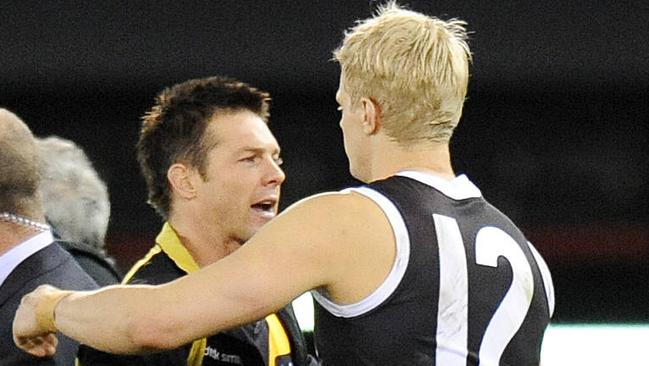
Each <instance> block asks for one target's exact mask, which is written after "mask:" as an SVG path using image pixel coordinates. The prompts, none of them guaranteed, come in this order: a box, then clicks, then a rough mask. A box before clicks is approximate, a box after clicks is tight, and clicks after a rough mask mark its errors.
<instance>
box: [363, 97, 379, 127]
mask: <svg viewBox="0 0 649 366" xmlns="http://www.w3.org/2000/svg"><path fill="white" fill-rule="evenodd" d="M361 106H362V107H363V132H364V133H365V134H367V135H372V134H375V133H377V132H378V131H379V128H380V127H381V106H380V105H379V104H378V103H376V102H375V101H374V100H373V99H372V98H361Z"/></svg>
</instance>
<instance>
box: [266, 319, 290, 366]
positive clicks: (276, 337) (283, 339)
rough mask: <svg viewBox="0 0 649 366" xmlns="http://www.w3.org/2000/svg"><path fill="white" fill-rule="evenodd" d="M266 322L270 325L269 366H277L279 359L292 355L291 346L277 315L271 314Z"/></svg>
mask: <svg viewBox="0 0 649 366" xmlns="http://www.w3.org/2000/svg"><path fill="white" fill-rule="evenodd" d="M265 320H266V323H267V324H268V366H276V365H275V360H276V359H277V358H278V357H280V356H286V355H289V354H290V353H291V344H290V342H289V340H288V335H287V334H286V331H285V330H284V327H283V326H282V323H281V322H280V321H279V318H278V317H277V315H275V314H270V315H268V316H267V317H266V319H265Z"/></svg>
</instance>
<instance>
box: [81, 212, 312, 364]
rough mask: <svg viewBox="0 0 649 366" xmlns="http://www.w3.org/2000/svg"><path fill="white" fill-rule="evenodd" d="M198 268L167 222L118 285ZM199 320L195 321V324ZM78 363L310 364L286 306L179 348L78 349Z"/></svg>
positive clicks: (159, 280) (162, 278)
mask: <svg viewBox="0 0 649 366" xmlns="http://www.w3.org/2000/svg"><path fill="white" fill-rule="evenodd" d="M198 268H199V267H198V264H197V263H196V261H195V260H194V259H193V258H192V256H191V254H190V253H189V252H188V251H187V249H186V248H185V247H184V246H183V244H182V243H181V242H180V239H179V238H178V235H177V234H176V232H175V231H174V229H173V228H172V227H171V225H169V224H168V223H165V224H164V226H163V227H162V231H161V232H160V233H159V234H158V236H157V237H156V244H155V246H153V248H151V250H149V252H148V253H147V254H146V255H145V256H144V257H143V258H142V259H140V260H139V261H138V262H137V263H135V265H134V266H133V267H132V268H131V270H130V271H129V272H128V273H127V274H126V276H125V277H124V281H123V283H124V284H150V285H157V284H162V283H166V282H170V281H172V280H174V279H176V278H178V277H181V276H184V275H185V274H187V273H191V272H194V271H196V270H198ZM197 321H200V319H197ZM78 360H79V364H80V365H81V366H97V365H157V366H170V365H189V366H195V365H205V366H210V365H218V366H232V365H244V366H300V365H314V364H315V363H314V362H315V361H314V360H313V359H312V358H311V356H308V355H307V352H306V346H305V341H304V338H303V336H302V333H301V332H300V328H299V327H298V324H297V321H296V319H295V315H294V313H293V310H292V309H291V307H290V306H288V307H286V308H283V309H281V310H280V311H278V312H277V313H275V314H271V315H269V316H267V317H266V318H265V319H262V320H259V321H256V322H254V323H252V324H248V325H245V326H242V327H240V328H236V329H231V330H228V331H224V332H221V333H218V334H215V335H212V336H210V337H208V338H202V339H198V340H196V341H194V342H192V343H190V344H187V345H185V346H183V347H180V348H177V349H174V350H171V351H165V352H162V353H157V354H151V355H145V356H124V355H113V354H108V353H104V352H100V351H97V350H95V349H91V348H89V347H86V346H82V347H80V350H79V357H78Z"/></svg>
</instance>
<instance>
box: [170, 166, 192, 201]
mask: <svg viewBox="0 0 649 366" xmlns="http://www.w3.org/2000/svg"><path fill="white" fill-rule="evenodd" d="M195 174H198V172H196V171H194V169H191V168H189V167H187V166H186V165H185V164H181V163H175V164H173V165H172V166H170V167H169V169H168V170H167V181H168V182H169V186H170V188H171V191H172V192H174V193H175V194H176V195H178V196H179V197H182V198H184V199H192V198H194V197H196V188H195V187H194V184H193V182H192V176H193V175H195Z"/></svg>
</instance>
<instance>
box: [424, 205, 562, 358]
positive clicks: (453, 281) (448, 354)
mask: <svg viewBox="0 0 649 366" xmlns="http://www.w3.org/2000/svg"><path fill="white" fill-rule="evenodd" d="M433 219H434V222H435V231H436V234H437V241H438V246H439V272H440V280H439V284H440V292H439V307H438V309H439V310H438V313H437V365H445V366H455V365H462V366H464V365H466V358H467V342H468V321H469V319H468V313H469V311H468V307H469V276H468V269H467V255H466V250H465V247H464V242H463V240H462V235H461V233H460V228H459V226H458V224H457V221H456V220H455V219H454V218H451V217H447V216H443V215H438V214H433ZM527 245H528V246H529V248H530V250H531V252H532V254H533V256H534V259H535V261H536V262H537V264H538V266H539V271H540V273H541V276H542V278H543V284H544V287H545V293H546V296H547V297H548V304H549V307H550V308H549V312H550V314H552V311H553V308H554V293H553V289H552V279H551V278H550V271H549V270H548V268H547V266H546V265H545V262H544V261H543V259H542V258H541V256H540V255H539V254H538V252H536V250H535V249H534V247H533V246H532V245H531V244H530V243H527ZM499 257H504V258H505V259H506V260H507V261H508V262H509V264H510V266H511V268H512V274H513V278H512V281H511V284H510V285H509V288H508V289H507V291H506V293H505V295H504V297H503V298H502V301H501V302H500V304H499V305H498V307H497V308H496V311H495V312H494V313H493V315H492V316H491V319H490V321H489V323H488V325H487V328H486V329H485V331H484V333H483V337H482V342H481V344H480V348H479V354H478V357H479V359H480V363H481V364H482V365H498V364H499V362H500V358H501V356H502V354H503V352H504V350H505V348H506V347H507V344H508V343H509V341H510V340H511V339H512V338H513V337H514V335H515V334H516V332H517V331H518V329H519V328H520V327H521V324H523V321H524V320H525V316H526V315H527V312H528V310H529V308H530V304H531V302H532V297H533V295H534V278H533V274H532V268H531V266H530V262H529V261H528V259H527V257H526V256H525V253H524V252H523V250H522V249H521V247H520V246H519V244H518V243H517V242H516V240H514V238H512V237H511V236H510V235H509V234H507V233H506V232H504V231H503V230H501V229H499V228H496V227H493V226H487V227H483V228H481V229H480V230H479V231H478V233H477V235H476V239H475V263H476V264H478V265H481V266H489V267H494V268H495V267H497V266H498V258H499Z"/></svg>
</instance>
